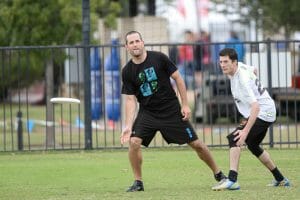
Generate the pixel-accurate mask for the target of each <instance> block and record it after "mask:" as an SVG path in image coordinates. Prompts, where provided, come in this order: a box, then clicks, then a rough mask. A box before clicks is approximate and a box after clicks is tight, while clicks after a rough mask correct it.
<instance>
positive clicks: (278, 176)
mask: <svg viewBox="0 0 300 200" xmlns="http://www.w3.org/2000/svg"><path fill="white" fill-rule="evenodd" d="M271 172H272V174H273V176H274V178H275V180H276V181H282V180H283V179H284V177H283V176H282V174H281V173H280V171H279V169H278V168H277V167H275V168H274V169H273V170H271Z"/></svg>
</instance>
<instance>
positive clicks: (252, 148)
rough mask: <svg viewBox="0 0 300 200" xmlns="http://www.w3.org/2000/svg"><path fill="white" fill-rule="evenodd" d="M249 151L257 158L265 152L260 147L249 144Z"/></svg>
mask: <svg viewBox="0 0 300 200" xmlns="http://www.w3.org/2000/svg"><path fill="white" fill-rule="evenodd" d="M247 145H248V149H249V150H250V151H251V153H252V154H253V155H255V156H256V157H257V158H258V157H259V156H260V155H261V154H262V153H263V152H264V150H263V149H262V148H261V147H260V146H259V145H253V144H247Z"/></svg>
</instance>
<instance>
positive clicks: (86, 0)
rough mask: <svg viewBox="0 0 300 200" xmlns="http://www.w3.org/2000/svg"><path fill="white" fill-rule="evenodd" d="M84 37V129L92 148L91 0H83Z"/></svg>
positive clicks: (88, 143) (88, 146)
mask: <svg viewBox="0 0 300 200" xmlns="http://www.w3.org/2000/svg"><path fill="white" fill-rule="evenodd" d="M82 39H83V45H84V57H83V59H84V127H85V128H84V129H85V136H84V138H85V149H92V125H91V123H92V118H91V71H90V49H89V46H88V45H89V44H90V0H82Z"/></svg>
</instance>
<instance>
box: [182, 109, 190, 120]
mask: <svg viewBox="0 0 300 200" xmlns="http://www.w3.org/2000/svg"><path fill="white" fill-rule="evenodd" d="M181 114H182V116H183V118H182V120H183V121H187V120H189V118H190V116H191V109H190V107H189V106H182V108H181Z"/></svg>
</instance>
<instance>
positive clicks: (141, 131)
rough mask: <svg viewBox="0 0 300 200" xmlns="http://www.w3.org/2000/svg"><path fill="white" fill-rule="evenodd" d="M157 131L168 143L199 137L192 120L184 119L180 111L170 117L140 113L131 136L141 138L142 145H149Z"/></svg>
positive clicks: (188, 141) (187, 141) (189, 140)
mask: <svg viewBox="0 0 300 200" xmlns="http://www.w3.org/2000/svg"><path fill="white" fill-rule="evenodd" d="M157 131H160V133H161V134H162V137H163V138H164V140H165V141H166V142H167V143H168V144H170V143H174V144H186V143H190V142H192V141H194V140H196V139H198V136H197V135H196V133H195V130H194V129H193V127H192V125H191V124H190V122H189V121H183V120H182V116H181V114H180V113H178V114H176V115H173V116H172V117H169V118H157V117H154V116H152V115H151V114H149V113H147V112H144V111H140V112H139V113H138V116H137V117H136V120H135V122H134V124H133V128H132V134H131V137H139V138H141V139H142V140H143V141H142V145H144V146H146V147H148V146H149V144H150V142H151V141H152V139H153V138H154V136H155V134H156V132H157Z"/></svg>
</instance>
